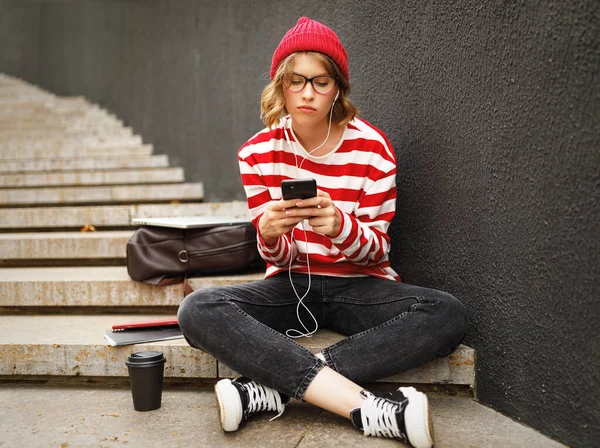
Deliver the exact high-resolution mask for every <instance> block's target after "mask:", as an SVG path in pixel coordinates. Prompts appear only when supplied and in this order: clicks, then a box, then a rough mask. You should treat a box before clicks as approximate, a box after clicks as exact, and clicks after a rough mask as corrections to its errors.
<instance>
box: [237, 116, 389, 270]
mask: <svg viewBox="0 0 600 448" xmlns="http://www.w3.org/2000/svg"><path fill="white" fill-rule="evenodd" d="M286 134H287V139H289V142H288V140H287V139H286ZM290 143H291V145H290ZM294 151H295V154H294ZM238 161H239V166H240V174H241V177H242V183H243V184H244V188H245V190H246V195H247V197H248V207H249V210H250V218H251V219H252V222H253V223H254V226H255V227H256V228H257V229H258V221H259V220H260V217H261V216H262V214H263V213H264V211H265V209H266V206H267V205H268V203H269V202H270V201H273V200H279V199H281V188H280V184H281V181H282V180H285V179H297V178H313V179H316V181H317V188H319V189H320V190H323V191H325V192H327V193H329V195H330V196H331V199H332V200H333V202H334V203H335V205H336V206H337V208H338V209H339V210H340V212H341V216H342V221H343V222H342V226H341V231H340V233H339V235H337V236H336V237H334V238H330V237H327V236H325V235H320V234H318V233H315V232H314V231H313V230H312V227H311V226H310V224H308V221H305V222H304V228H305V230H306V234H305V232H304V231H303V229H302V225H301V224H298V225H297V226H296V228H294V230H293V231H292V233H293V235H294V240H295V241H293V240H292V238H290V234H286V235H283V236H281V237H279V239H278V241H277V244H276V245H275V246H272V247H270V246H267V245H266V244H265V243H264V241H263V240H262V238H261V237H260V235H258V250H259V252H260V254H261V255H262V257H263V258H264V259H265V261H266V262H267V272H266V275H265V277H269V276H271V275H274V274H276V273H278V272H281V271H287V269H288V266H289V263H290V258H291V259H292V260H293V263H292V270H293V271H295V272H303V273H307V272H308V268H307V262H306V259H307V255H308V259H309V261H310V272H311V273H313V274H320V275H332V276H338V277H359V276H367V275H372V276H375V277H381V278H385V279H390V280H400V278H399V276H398V274H397V273H396V272H394V270H393V269H392V268H391V266H390V262H389V259H388V253H389V250H390V238H389V236H388V234H387V229H388V226H389V224H390V222H391V220H392V218H393V217H394V213H395V209H396V157H395V155H394V151H393V149H392V146H391V144H390V142H389V141H388V139H387V138H386V136H385V135H384V134H383V133H382V132H381V131H380V130H379V129H377V128H375V127H374V126H372V125H371V124H369V123H367V122H366V121H365V120H362V119H360V118H355V119H354V120H352V121H351V122H350V123H349V124H348V126H347V128H346V130H345V131H344V134H343V136H342V138H341V140H340V143H339V144H338V146H337V147H336V148H335V149H334V150H333V151H331V152H330V153H329V154H327V155H325V156H321V157H315V156H313V155H309V154H308V153H307V152H306V151H305V150H304V149H303V148H302V146H301V145H300V143H298V142H297V140H296V138H295V135H294V133H293V130H292V128H291V119H289V118H287V117H286V118H283V119H282V120H281V121H280V122H279V124H278V126H276V127H274V128H272V129H268V128H266V129H264V130H262V131H261V132H259V133H258V134H256V135H255V136H254V137H252V138H251V139H250V140H248V141H247V142H246V143H245V144H244V145H243V146H242V147H241V148H240V150H239V151H238ZM298 166H299V167H300V169H298V168H297V167H298ZM307 249H308V254H307Z"/></svg>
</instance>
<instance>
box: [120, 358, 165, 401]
mask: <svg viewBox="0 0 600 448" xmlns="http://www.w3.org/2000/svg"><path fill="white" fill-rule="evenodd" d="M165 362H166V359H165V357H164V355H163V354H162V353H161V352H152V351H148V352H137V353H132V354H131V355H129V358H127V362H126V363H125V364H126V365H127V368H128V370H129V385H130V388H131V395H132V396H133V408H134V409H135V410H136V411H152V410H154V409H158V408H160V402H161V398H162V386H163V374H164V369H165Z"/></svg>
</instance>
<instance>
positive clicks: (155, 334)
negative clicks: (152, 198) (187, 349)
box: [104, 319, 183, 346]
mask: <svg viewBox="0 0 600 448" xmlns="http://www.w3.org/2000/svg"><path fill="white" fill-rule="evenodd" d="M104 338H105V339H106V340H107V341H108V343H109V344H110V345H112V346H119V345H132V344H143V343H147V342H158V341H170V340H172V339H182V338H183V333H181V329H180V328H179V324H178V323H177V320H176V319H162V320H152V321H143V322H128V323H124V324H115V325H113V326H112V328H111V329H110V330H107V331H105V332H104Z"/></svg>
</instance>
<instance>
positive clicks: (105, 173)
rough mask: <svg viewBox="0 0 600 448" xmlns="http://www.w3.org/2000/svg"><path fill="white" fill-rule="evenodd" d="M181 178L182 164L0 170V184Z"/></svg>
mask: <svg viewBox="0 0 600 448" xmlns="http://www.w3.org/2000/svg"><path fill="white" fill-rule="evenodd" d="M184 180H185V179H184V172H183V168H147V169H122V170H93V171H90V170H86V171H62V172H47V173H27V174H0V188H20V187H50V186H86V185H126V184H150V183H179V182H183V181H184Z"/></svg>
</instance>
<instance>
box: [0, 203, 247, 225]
mask: <svg viewBox="0 0 600 448" xmlns="http://www.w3.org/2000/svg"><path fill="white" fill-rule="evenodd" d="M207 215H220V216H232V217H234V218H244V217H247V216H248V206H247V204H246V202H245V201H230V202H202V203H187V204H144V203H139V204H133V205H97V206H83V205H82V206H63V207H41V206H39V207H22V208H0V228H4V229H15V230H16V231H18V230H19V229H27V228H44V227H47V228H63V227H76V228H79V227H82V226H83V225H85V224H92V225H94V226H96V227H99V226H106V227H108V226H113V227H123V226H130V225H131V220H132V219H134V218H150V217H166V216H207Z"/></svg>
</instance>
